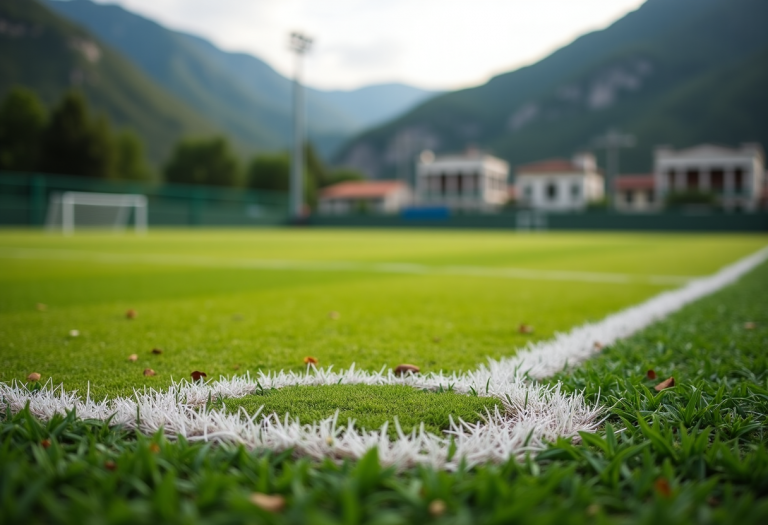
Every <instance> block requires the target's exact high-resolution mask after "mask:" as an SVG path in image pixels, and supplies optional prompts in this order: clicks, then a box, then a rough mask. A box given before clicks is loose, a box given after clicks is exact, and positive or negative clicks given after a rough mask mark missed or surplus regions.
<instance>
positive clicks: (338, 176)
mask: <svg viewBox="0 0 768 525" xmlns="http://www.w3.org/2000/svg"><path fill="white" fill-rule="evenodd" d="M361 180H365V176H364V175H363V174H362V173H360V172H359V171H357V170H353V169H350V168H339V169H337V170H334V171H331V172H330V173H329V174H328V176H327V178H326V180H325V184H324V186H331V185H333V184H338V183H340V182H350V181H361Z"/></svg>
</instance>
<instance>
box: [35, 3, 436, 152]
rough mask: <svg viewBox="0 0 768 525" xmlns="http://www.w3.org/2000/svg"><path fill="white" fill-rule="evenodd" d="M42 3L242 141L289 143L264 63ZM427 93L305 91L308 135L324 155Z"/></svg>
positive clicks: (288, 108)
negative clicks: (78, 25) (118, 52)
mask: <svg viewBox="0 0 768 525" xmlns="http://www.w3.org/2000/svg"><path fill="white" fill-rule="evenodd" d="M47 5H49V6H50V7H51V8H52V9H54V10H55V11H57V12H58V13H60V14H62V15H64V16H66V17H67V18H69V19H70V20H72V21H74V22H76V23H78V24H81V25H82V26H84V27H85V28H87V29H89V30H90V31H92V32H93V33H94V34H96V35H97V36H98V37H99V38H101V39H102V40H103V41H105V42H107V43H109V44H110V45H112V46H113V47H114V48H116V49H118V50H119V51H121V52H122V53H123V54H124V55H125V56H127V57H128V58H130V59H131V60H132V61H133V62H134V63H135V64H136V65H137V66H138V67H139V68H141V69H142V70H143V71H144V72H145V73H146V74H148V75H149V76H150V77H151V78H153V79H154V80H155V81H156V82H157V83H159V84H160V85H161V86H163V87H164V88H165V89H166V90H168V91H169V92H171V93H173V94H174V95H175V96H177V97H178V98H179V99H181V100H183V101H184V102H186V103H187V104H188V105H189V106H191V107H194V108H195V109H196V110H197V111H198V112H200V113H201V114H202V115H204V116H205V117H206V118H208V119H209V120H210V121H212V122H214V123H216V124H217V125H218V126H219V127H220V128H222V129H224V130H226V131H227V132H228V133H229V134H230V135H231V136H232V137H233V138H235V140H236V141H237V142H239V143H240V144H243V145H246V146H247V147H249V148H255V149H276V148H284V147H287V146H288V145H289V144H290V142H291V136H292V135H291V133H292V132H291V129H292V82H291V80H289V79H287V78H285V77H283V76H282V75H280V74H279V73H277V72H276V71H275V70H274V69H272V68H271V67H270V66H269V65H268V64H266V63H265V62H264V61H262V60H260V59H258V58H256V57H254V56H252V55H248V54H245V53H229V52H225V51H222V50H221V49H219V48H217V47H216V46H214V45H213V44H211V43H210V42H208V41H207V40H205V39H202V38H200V37H197V36H193V35H189V34H185V33H180V32H176V31H171V30H169V29H166V28H165V27H163V26H161V25H160V24H157V23H155V22H153V21H151V20H148V19H146V18H144V17H142V16H139V15H137V14H134V13H132V12H130V11H127V10H125V9H123V8H122V7H120V6H118V5H108V4H96V3H94V2H92V1H90V0H69V1H61V0H47ZM286 37H287V36H286ZM287 52H288V50H287V49H286V53H287ZM433 94H434V93H433V92H429V91H425V90H421V89H418V88H414V87H410V86H404V85H399V84H386V85H378V86H370V87H366V88H362V89H358V90H354V91H321V90H316V89H308V90H307V95H306V100H307V112H308V119H307V120H308V128H309V129H308V133H309V137H310V139H311V140H312V141H313V142H314V143H315V144H316V145H317V146H318V147H319V149H320V150H321V151H322V152H323V153H325V154H326V155H328V154H330V153H331V152H332V151H333V150H334V149H336V148H337V147H338V146H339V145H341V144H342V143H343V142H344V141H345V140H348V139H349V138H350V137H351V136H353V135H354V134H355V133H358V132H360V131H362V130H363V129H365V128H367V127H369V126H372V125H376V124H380V123H382V122H384V121H386V120H389V119H391V118H394V117H396V116H397V115H399V114H401V113H402V112H404V111H406V110H408V109H410V108H412V107H413V106H414V105H415V104H416V103H418V102H421V101H423V100H424V99H425V98H428V97H429V96H432V95H433Z"/></svg>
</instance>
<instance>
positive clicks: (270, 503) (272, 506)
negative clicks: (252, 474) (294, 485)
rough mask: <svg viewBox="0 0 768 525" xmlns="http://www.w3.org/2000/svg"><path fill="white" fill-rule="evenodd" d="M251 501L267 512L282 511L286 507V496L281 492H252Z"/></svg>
mask: <svg viewBox="0 0 768 525" xmlns="http://www.w3.org/2000/svg"><path fill="white" fill-rule="evenodd" d="M251 503H253V504H254V505H256V506H257V507H259V508H261V509H263V510H266V511H267V512H273V513H276V512H280V511H281V510H283V509H284V508H285V498H284V497H282V496H281V495H279V494H262V493H261V492H254V493H253V494H251Z"/></svg>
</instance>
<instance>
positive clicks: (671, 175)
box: [667, 170, 676, 190]
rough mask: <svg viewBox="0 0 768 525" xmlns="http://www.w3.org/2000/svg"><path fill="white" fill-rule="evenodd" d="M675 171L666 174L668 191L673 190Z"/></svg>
mask: <svg viewBox="0 0 768 525" xmlns="http://www.w3.org/2000/svg"><path fill="white" fill-rule="evenodd" d="M675 175H676V174H675V170H669V171H668V172H667V188H669V189H670V190H674V189H675Z"/></svg>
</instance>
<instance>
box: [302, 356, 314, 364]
mask: <svg viewBox="0 0 768 525" xmlns="http://www.w3.org/2000/svg"><path fill="white" fill-rule="evenodd" d="M304 364H305V365H316V364H317V358H316V357H312V356H311V355H308V356H307V357H305V358H304Z"/></svg>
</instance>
